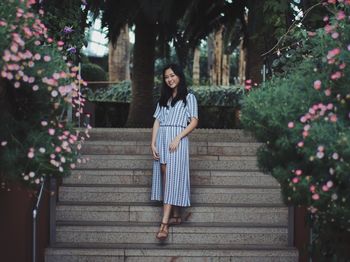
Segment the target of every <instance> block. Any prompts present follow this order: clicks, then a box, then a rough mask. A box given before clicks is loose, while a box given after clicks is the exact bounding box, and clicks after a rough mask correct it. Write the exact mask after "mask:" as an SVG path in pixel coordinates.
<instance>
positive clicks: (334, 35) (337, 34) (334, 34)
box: [331, 32, 339, 39]
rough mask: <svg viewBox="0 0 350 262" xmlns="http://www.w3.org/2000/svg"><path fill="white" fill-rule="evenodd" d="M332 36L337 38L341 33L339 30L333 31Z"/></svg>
mask: <svg viewBox="0 0 350 262" xmlns="http://www.w3.org/2000/svg"><path fill="white" fill-rule="evenodd" d="M331 36H332V38H333V39H337V38H338V37H339V33H338V32H333V33H332V35H331Z"/></svg>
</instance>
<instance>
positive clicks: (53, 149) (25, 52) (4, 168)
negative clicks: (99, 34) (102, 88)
mask: <svg viewBox="0 0 350 262" xmlns="http://www.w3.org/2000/svg"><path fill="white" fill-rule="evenodd" d="M34 2H35V1H28V2H24V1H5V2H4V3H2V4H1V7H0V38H1V42H0V52H1V59H0V72H1V77H0V93H1V98H0V105H1V116H0V121H1V125H0V143H1V145H0V163H1V166H0V172H1V175H2V178H3V179H4V180H6V181H19V180H20V181H22V182H24V184H25V185H27V186H35V185H36V184H39V183H40V182H41V181H43V178H44V177H45V176H63V175H66V174H68V173H69V170H70V169H71V168H74V167H75V165H76V162H81V161H82V159H80V158H79V154H78V152H79V149H80V148H81V143H82V141H83V140H84V138H85V136H88V134H87V132H85V133H83V134H82V135H81V134H80V133H79V131H76V130H75V129H73V126H72V125H70V124H68V123H67V122H66V121H65V119H64V116H65V115H66V112H67V109H68V107H69V106H72V107H73V108H74V112H75V114H76V116H78V115H79V114H80V113H82V107H83V104H84V100H83V99H82V97H81V96H80V92H79V89H78V86H79V81H81V80H79V79H78V77H77V71H78V68H77V67H75V66H73V65H72V64H70V63H69V62H66V61H65V60H64V59H65V53H63V51H62V46H63V45H64V43H63V42H62V41H58V42H56V41H54V40H53V39H52V38H50V37H49V36H48V34H47V28H46V26H45V25H44V24H43V23H42V21H41V20H40V18H39V15H37V14H36V13H34V12H33V11H32V10H31V8H30V5H31V4H32V3H34ZM39 13H40V15H43V12H42V11H39ZM81 82H82V81H81Z"/></svg>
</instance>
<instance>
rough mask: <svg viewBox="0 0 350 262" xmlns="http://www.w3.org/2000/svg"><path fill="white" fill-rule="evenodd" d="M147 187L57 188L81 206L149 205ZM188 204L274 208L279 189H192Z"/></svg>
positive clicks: (60, 193)
mask: <svg viewBox="0 0 350 262" xmlns="http://www.w3.org/2000/svg"><path fill="white" fill-rule="evenodd" d="M150 196H151V189H150V187H142V186H125V185H123V186H119V187H114V186H67V185H65V186H61V187H60V189H59V200H60V201H76V202H78V201H81V202H96V203H98V202H104V203H121V202H142V203H151V201H150ZM191 202H192V204H195V203H217V204H219V203H223V204H249V205H253V204H257V205H259V204H269V205H272V204H278V205H280V204H281V203H282V198H281V193H280V189H279V188H248V187H247V188H233V187H218V186H216V187H214V186H211V187H192V188H191Z"/></svg>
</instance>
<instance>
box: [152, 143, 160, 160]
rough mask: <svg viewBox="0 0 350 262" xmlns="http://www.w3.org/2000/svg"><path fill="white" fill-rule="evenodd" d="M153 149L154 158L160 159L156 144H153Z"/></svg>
mask: <svg viewBox="0 0 350 262" xmlns="http://www.w3.org/2000/svg"><path fill="white" fill-rule="evenodd" d="M151 150H152V155H153V159H154V160H159V153H158V151H157V147H156V145H154V144H152V145H151Z"/></svg>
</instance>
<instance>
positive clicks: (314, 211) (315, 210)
mask: <svg viewBox="0 0 350 262" xmlns="http://www.w3.org/2000/svg"><path fill="white" fill-rule="evenodd" d="M317 210H318V209H317V208H315V207H310V212H311V213H312V214H314V213H316V212H317Z"/></svg>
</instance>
